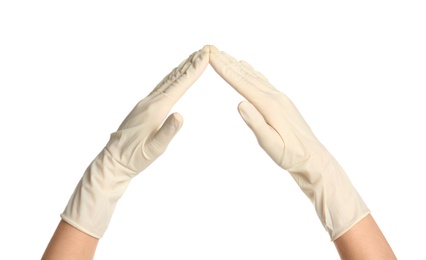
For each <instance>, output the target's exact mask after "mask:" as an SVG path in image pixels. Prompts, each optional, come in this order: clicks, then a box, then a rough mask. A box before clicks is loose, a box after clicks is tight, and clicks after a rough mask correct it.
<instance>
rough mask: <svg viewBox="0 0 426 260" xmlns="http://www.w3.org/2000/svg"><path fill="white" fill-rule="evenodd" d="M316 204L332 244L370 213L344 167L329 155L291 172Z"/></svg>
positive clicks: (325, 154)
mask: <svg viewBox="0 0 426 260" xmlns="http://www.w3.org/2000/svg"><path fill="white" fill-rule="evenodd" d="M288 171H289V172H290V174H291V175H292V177H293V178H294V179H295V180H296V182H297V183H298V185H299V187H300V188H301V189H302V190H303V192H304V193H305V194H306V196H308V198H309V199H310V200H311V202H312V203H313V205H314V207H315V210H316V212H317V215H318V217H319V219H320V220H321V223H322V224H323V226H324V228H325V230H326V231H327V232H328V233H329V235H330V238H331V240H332V241H334V240H336V239H337V238H339V237H340V236H341V235H343V234H344V233H345V232H346V231H348V230H349V229H350V228H352V227H353V226H354V225H355V224H356V223H358V222H359V221H360V220H361V219H363V218H364V217H365V216H366V215H368V214H369V213H370V210H369V209H368V208H367V206H366V204H365V203H364V201H363V200H362V198H361V196H360V195H359V194H358V192H357V191H356V190H355V188H354V186H353V185H352V183H351V181H350V180H349V178H348V177H347V175H346V173H345V171H344V170H343V168H342V167H341V166H340V165H339V163H338V162H337V161H336V160H335V159H334V157H333V156H331V155H330V154H329V153H328V152H327V153H323V154H315V155H314V156H311V157H310V158H309V159H308V160H306V161H304V162H303V163H300V164H298V165H296V166H294V167H292V168H291V169H289V170H288Z"/></svg>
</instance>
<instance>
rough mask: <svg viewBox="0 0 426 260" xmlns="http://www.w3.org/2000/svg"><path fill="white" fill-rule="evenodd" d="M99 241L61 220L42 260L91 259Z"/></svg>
mask: <svg viewBox="0 0 426 260" xmlns="http://www.w3.org/2000/svg"><path fill="white" fill-rule="evenodd" d="M98 241H99V239H97V238H95V237H92V236H89V235H88V234H86V233H84V232H82V231H80V230H78V229H76V228H75V227H73V226H71V225H70V224H68V223H67V222H65V221H63V220H61V221H60V222H59V225H58V227H57V228H56V231H55V233H54V234H53V237H52V239H51V240H50V242H49V245H48V246H47V248H46V251H45V252H44V254H43V257H42V260H50V259H54V260H68V259H69V260H71V259H79V260H86V259H93V256H94V255H95V250H96V246H97V245H98Z"/></svg>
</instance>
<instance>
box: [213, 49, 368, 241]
mask: <svg viewBox="0 0 426 260" xmlns="http://www.w3.org/2000/svg"><path fill="white" fill-rule="evenodd" d="M210 64H211V66H212V67H213V69H214V70H215V71H216V72H217V73H218V74H219V75H220V76H221V77H222V78H223V79H224V80H225V81H226V82H228V83H229V84H230V85H231V86H232V87H233V88H234V89H235V90H236V91H237V92H238V93H240V94H241V95H242V96H244V97H245V98H246V99H247V101H243V102H241V103H240V104H239V106H238V110H239V112H240V114H241V117H242V118H243V120H244V121H245V122H246V123H247V125H248V127H249V128H250V129H251V130H252V131H253V133H254V134H255V136H256V139H257V140H258V142H259V145H260V146H261V147H262V148H263V149H264V150H265V152H266V153H267V154H268V155H269V156H270V157H271V158H272V160H274V162H275V163H277V164H278V165H279V166H280V167H282V168H283V169H285V170H287V171H288V172H289V173H290V175H291V176H292V177H293V179H294V180H295V181H296V183H297V184H298V185H299V187H300V188H301V189H302V191H303V192H304V193H305V194H306V196H307V197H308V198H309V199H310V201H311V202H312V203H313V205H314V207H315V210H316V212H317V215H318V217H319V219H320V220H321V223H322V224H323V226H324V228H325V230H326V231H327V232H328V233H329V235H330V238H331V239H332V240H335V239H337V238H338V237H340V236H341V235H342V234H344V233H345V232H346V231H348V230H349V229H350V228H351V227H352V226H354V225H355V224H356V223H358V222H359V221H360V220H361V219H362V218H364V217H365V216H366V215H368V214H369V212H370V211H369V209H368V208H367V206H366V205H365V203H364V202H363V200H362V199H361V197H360V196H359V194H358V193H357V191H356V190H355V188H354V187H353V185H352V184H351V182H350V180H349V178H348V177H347V175H346V173H345V172H344V170H343V169H342V167H341V166H340V165H339V164H338V162H337V161H336V160H335V159H334V157H333V156H332V155H331V154H330V153H329V152H328V151H327V149H326V148H325V147H324V146H323V145H322V144H321V143H320V142H319V141H318V139H317V138H316V137H315V135H314V134H313V132H312V130H311V128H310V127H309V126H308V124H307V123H306V122H305V120H304V119H303V117H302V115H301V114H300V113H299V111H298V110H297V108H296V107H295V106H294V104H293V102H291V100H290V99H289V98H288V97H287V96H286V95H285V94H283V93H281V92H280V91H278V90H277V89H275V88H274V87H273V86H272V85H271V84H270V83H269V81H268V80H267V79H266V77H265V76H264V75H262V74H261V73H260V72H257V71H255V70H254V69H253V67H252V66H251V65H249V64H248V63H247V62H244V61H237V60H236V59H235V58H233V57H232V56H230V55H228V54H226V53H225V52H220V51H219V50H218V49H217V48H215V47H214V46H210Z"/></svg>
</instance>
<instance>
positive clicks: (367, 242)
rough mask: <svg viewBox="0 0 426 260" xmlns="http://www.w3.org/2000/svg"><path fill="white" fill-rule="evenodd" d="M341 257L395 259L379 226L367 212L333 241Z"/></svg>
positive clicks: (377, 259) (376, 259)
mask: <svg viewBox="0 0 426 260" xmlns="http://www.w3.org/2000/svg"><path fill="white" fill-rule="evenodd" d="M334 245H335V246H336V249H337V251H338V252H339V255H340V257H341V259H350V260H353V259H354V260H357V259H362V260H364V259H375V260H380V259H386V260H390V259H396V256H395V254H394V253H393V251H392V249H391V247H390V246H389V244H388V242H387V241H386V238H385V237H384V235H383V233H382V232H381V231H380V228H379V227H378V225H377V224H376V222H375V221H374V219H373V217H372V216H371V215H370V214H368V215H367V216H366V217H365V218H363V219H362V220H361V221H359V222H358V223H357V224H355V225H354V226H353V227H352V228H351V229H349V230H348V231H347V232H346V233H344V234H343V235H342V236H340V237H339V238H337V239H336V240H335V241H334Z"/></svg>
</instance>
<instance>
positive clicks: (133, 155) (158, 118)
mask: <svg viewBox="0 0 426 260" xmlns="http://www.w3.org/2000/svg"><path fill="white" fill-rule="evenodd" d="M208 62H209V47H208V46H206V47H204V48H203V49H201V50H200V51H197V52H194V53H193V54H192V55H191V56H189V58H188V59H186V60H184V61H183V62H182V63H181V64H180V65H179V66H178V67H177V68H175V69H174V70H173V71H172V72H171V73H170V74H168V75H167V76H166V77H165V78H164V79H163V80H162V81H161V82H160V83H159V84H158V85H157V87H156V88H155V89H154V90H153V91H152V92H151V93H150V94H149V95H148V96H147V97H146V98H144V99H143V100H141V101H140V102H139V103H138V104H137V105H136V106H135V107H134V109H133V110H132V111H131V112H130V114H129V115H128V116H127V117H126V119H125V120H124V122H123V123H122V124H121V125H120V127H119V128H118V130H117V131H116V132H114V133H112V134H111V137H110V140H109V142H108V143H107V145H106V146H105V148H104V149H103V150H102V151H101V152H100V153H99V155H98V156H97V157H96V158H95V159H94V160H93V162H92V163H91V164H90V165H89V167H88V168H87V170H86V171H85V173H84V175H83V177H82V178H81V180H80V182H79V183H78V185H77V187H76V189H75V191H74V193H73V194H72V196H71V198H70V200H69V202H68V205H67V206H66V208H65V211H64V212H63V213H62V214H61V217H62V219H63V220H65V221H66V222H68V223H69V224H71V225H72V226H74V227H76V228H77V229H79V230H81V231H83V232H85V233H87V234H89V235H91V236H93V237H96V238H101V237H102V235H103V234H104V232H105V230H106V229H107V227H108V224H109V222H110V219H111V216H112V214H113V211H114V208H115V205H116V203H117V201H118V200H119V199H120V197H121V196H122V195H123V193H124V191H125V190H126V188H127V186H128V184H129V182H130V180H131V178H133V177H134V176H136V175H137V174H138V173H140V172H141V171H142V170H144V169H145V168H146V167H148V166H149V165H150V164H151V163H152V162H153V161H154V160H155V159H157V157H158V156H160V155H161V154H162V153H163V152H164V151H165V149H166V147H167V145H168V144H169V142H170V141H171V140H172V138H173V137H174V135H175V134H176V133H177V132H178V130H179V129H180V127H181V126H182V123H183V119H182V117H181V116H180V115H179V114H177V113H174V114H171V115H170V116H169V117H168V118H167V119H166V120H165V118H166V116H167V115H168V113H169V112H170V109H171V108H172V106H173V105H174V104H175V103H176V101H177V100H178V99H179V98H180V97H181V96H182V95H183V94H184V93H185V91H186V90H187V89H188V88H189V87H190V86H191V85H192V83H194V82H195V81H196V80H197V79H198V77H199V76H200V75H201V74H202V73H203V71H204V70H205V68H206V67H207V65H208ZM164 120H165V121H164ZM163 122H164V123H163Z"/></svg>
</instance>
